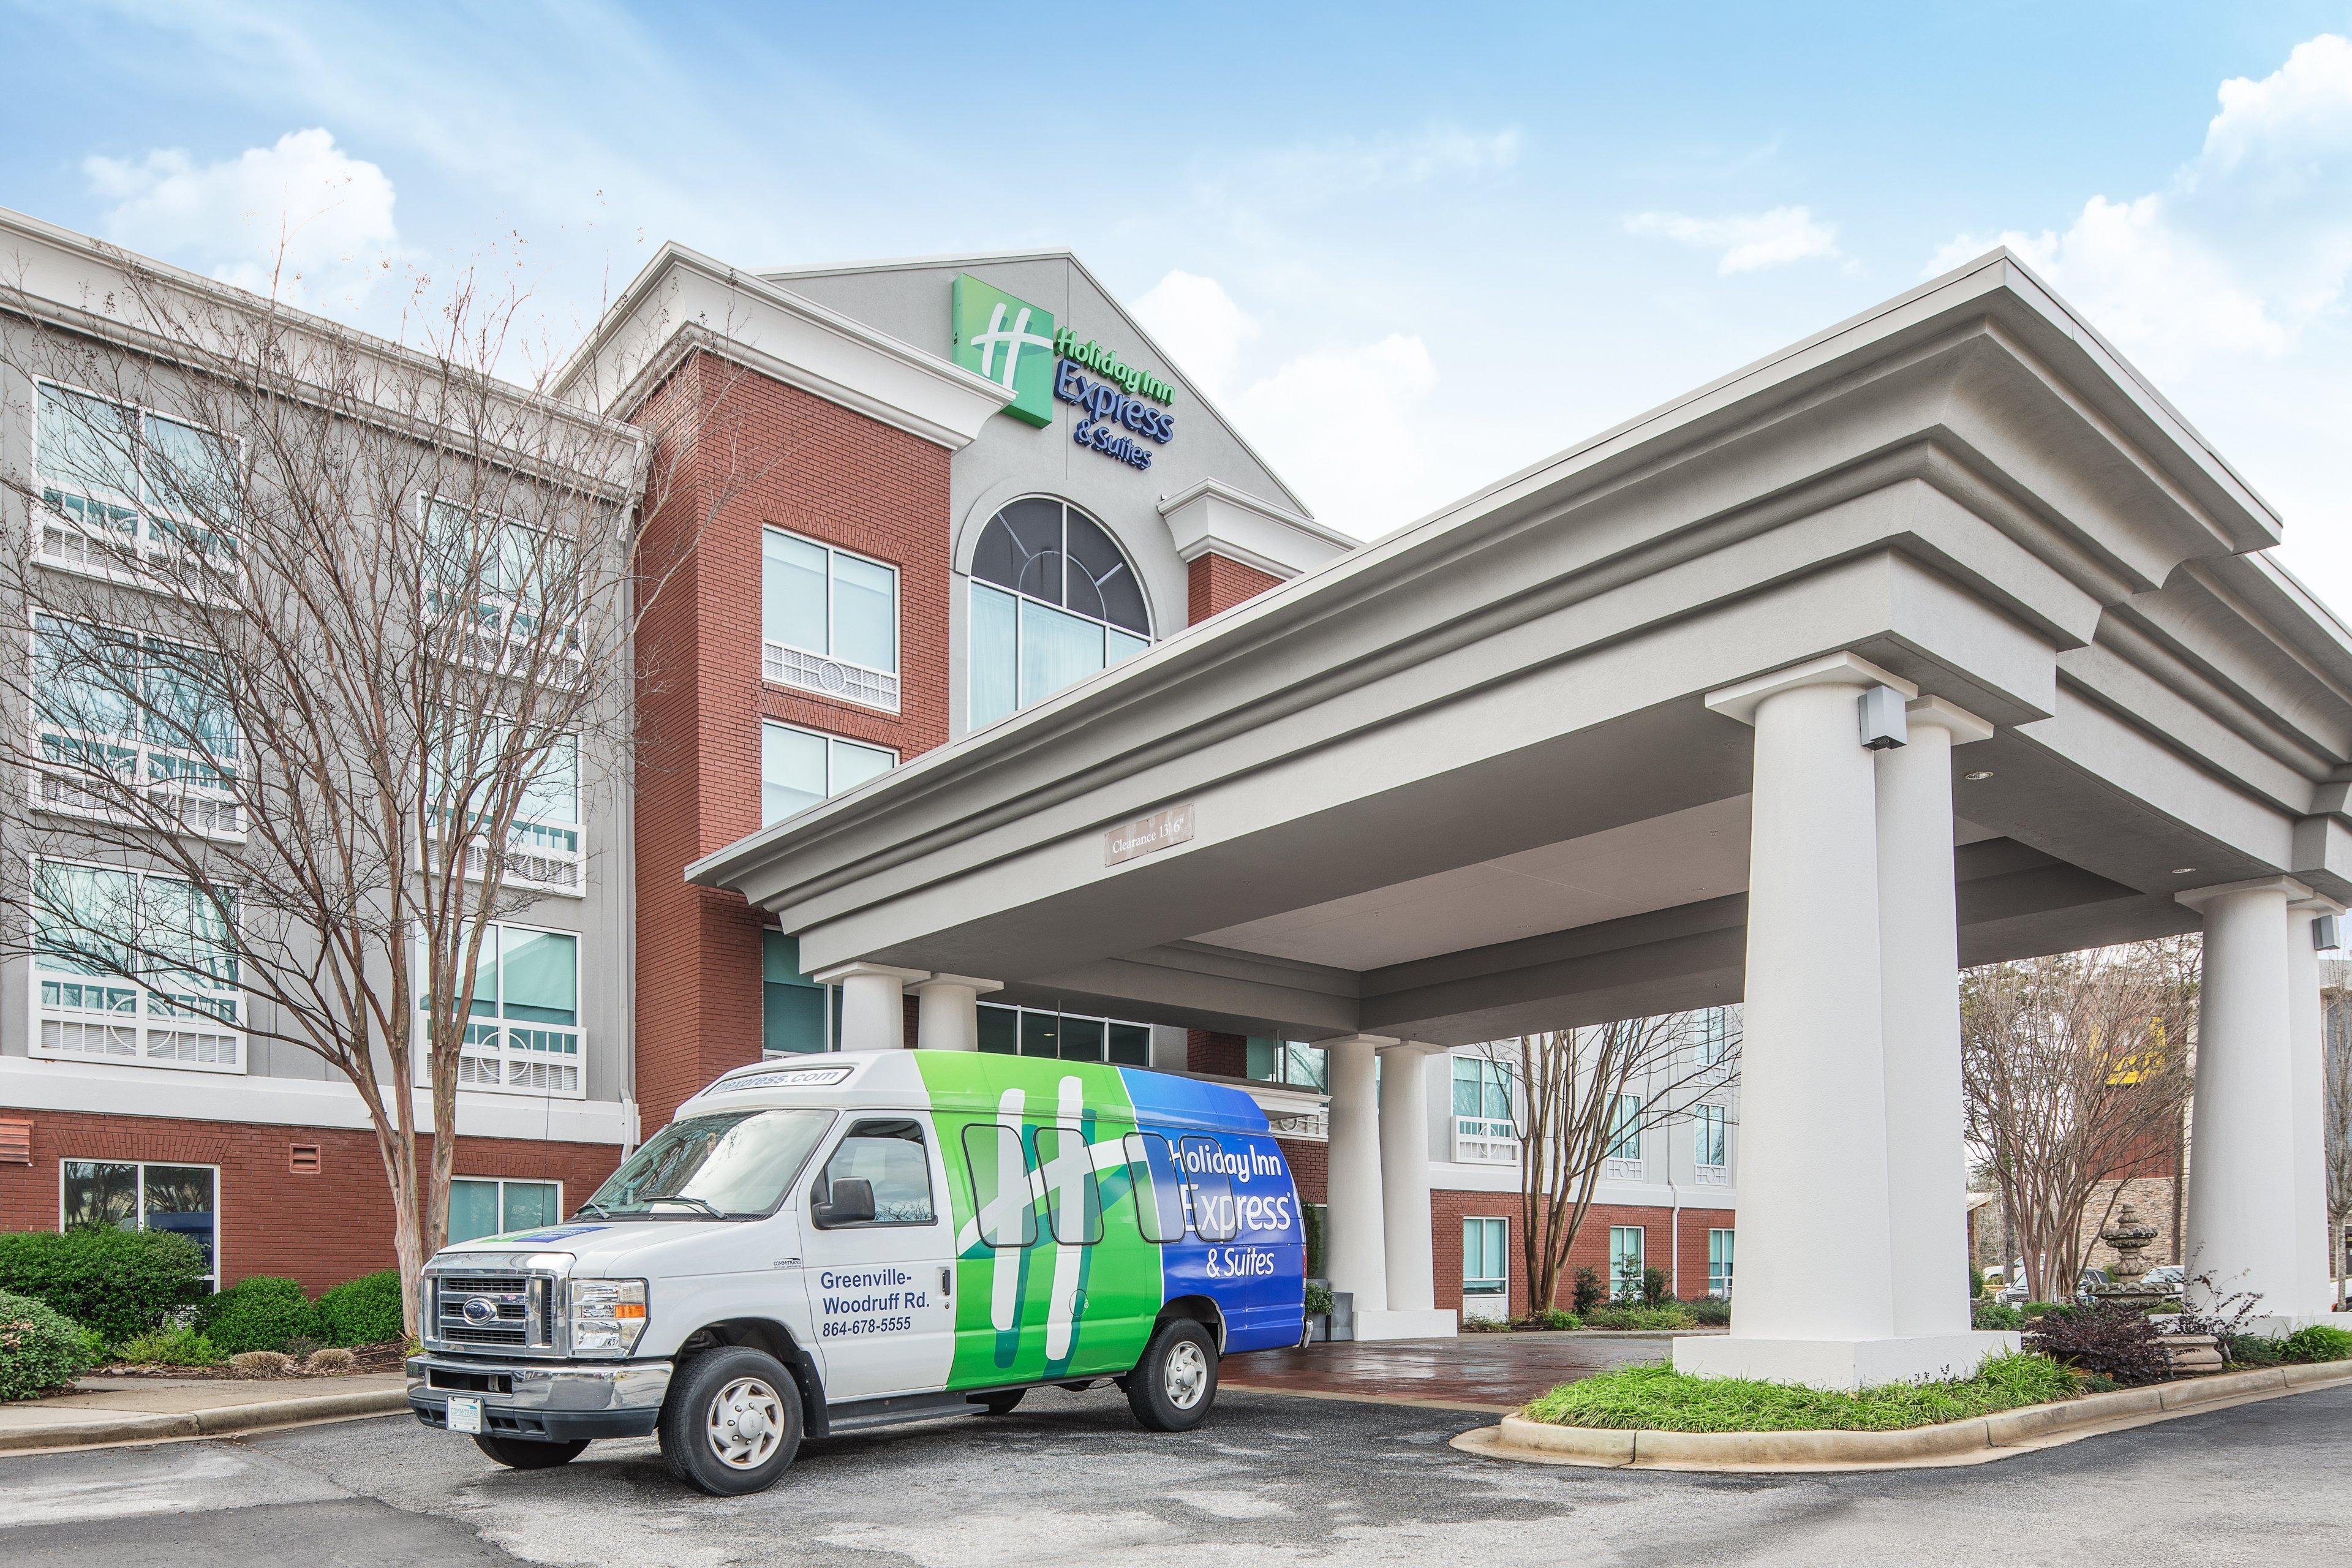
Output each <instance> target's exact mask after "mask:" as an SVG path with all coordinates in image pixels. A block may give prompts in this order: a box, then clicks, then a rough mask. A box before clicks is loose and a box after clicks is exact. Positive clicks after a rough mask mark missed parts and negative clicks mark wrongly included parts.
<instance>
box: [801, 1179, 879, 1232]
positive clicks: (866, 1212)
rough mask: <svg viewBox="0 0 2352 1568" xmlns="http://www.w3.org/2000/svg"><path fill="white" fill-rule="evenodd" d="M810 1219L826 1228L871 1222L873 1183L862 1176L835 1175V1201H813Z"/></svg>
mask: <svg viewBox="0 0 2352 1568" xmlns="http://www.w3.org/2000/svg"><path fill="white" fill-rule="evenodd" d="M809 1218H810V1219H811V1220H812V1221H814V1223H815V1224H816V1225H817V1226H818V1227H819V1228H821V1229H824V1230H832V1229H835V1228H836V1227H838V1226H845V1225H872V1224H873V1223H874V1184H873V1183H871V1182H869V1181H867V1180H866V1178H865V1177H863V1176H835V1178H834V1179H833V1197H832V1201H830V1202H828V1203H815V1204H811V1205H809Z"/></svg>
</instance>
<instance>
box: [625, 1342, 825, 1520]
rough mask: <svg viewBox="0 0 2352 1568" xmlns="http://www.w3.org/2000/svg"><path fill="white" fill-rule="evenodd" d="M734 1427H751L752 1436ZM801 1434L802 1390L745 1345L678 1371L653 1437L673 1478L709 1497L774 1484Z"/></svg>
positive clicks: (720, 1349) (714, 1353)
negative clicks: (657, 1440)
mask: <svg viewBox="0 0 2352 1568" xmlns="http://www.w3.org/2000/svg"><path fill="white" fill-rule="evenodd" d="M739 1423H749V1425H750V1427H751V1435H750V1436H743V1435H742V1434H741V1430H740V1426H739V1425H738V1424H739ZM803 1429H804V1427H803V1419H802V1414H801V1391H800V1385H799V1384H796V1383H794V1382H793V1374H792V1373H790V1372H789V1371H787V1370H786V1369H785V1367H784V1363H782V1362H780V1361H778V1360H777V1359H776V1358H775V1357H774V1356H772V1355H770V1354H769V1353H768V1352H765V1351H763V1350H756V1349H754V1348H752V1347H751V1346H750V1345H721V1346H719V1347H718V1348H717V1349H715V1350H709V1351H705V1352H703V1353H702V1354H700V1355H698V1356H696V1357H695V1358H694V1359H693V1360H692V1361H689V1362H688V1363H686V1364H685V1365H683V1366H681V1367H679V1368H678V1370H677V1375H676V1376H675V1377H674V1378H673V1379H672V1380H671V1382H670V1385H669V1394H668V1397H667V1398H666V1399H664V1400H663V1401H662V1412H661V1424H660V1426H658V1427H656V1436H659V1437H660V1439H661V1453H662V1463H663V1464H664V1465H666V1466H667V1467H668V1468H669V1473H670V1474H671V1475H672V1476H673V1477H675V1478H676V1479H678V1480H680V1481H682V1482H684V1483H685V1484H686V1485H688V1486H690V1487H692V1488H694V1489H696V1490H698V1491H704V1492H709V1494H710V1495H711V1496H713V1497H741V1496H743V1495H745V1494H746V1493H750V1492H756V1491H764V1490H766V1489H768V1488H770V1487H772V1486H773V1485H775V1484H776V1480H777V1478H779V1477H780V1476H782V1474H783V1473H784V1471H785V1470H786V1469H787V1468H790V1467H791V1465H792V1462H793V1456H794V1455H796V1454H798V1453H799V1452H800V1447H801V1434H802V1432H803ZM722 1447H723V1448H724V1450H725V1452H724V1453H722Z"/></svg>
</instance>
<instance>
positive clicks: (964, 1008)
mask: <svg viewBox="0 0 2352 1568" xmlns="http://www.w3.org/2000/svg"><path fill="white" fill-rule="evenodd" d="M909 989H911V990H912V991H913V992H914V993H915V1043H916V1044H917V1045H919V1046H920V1047H922V1048H923V1049H925V1050H927V1051H976V1050H978V1049H980V999H981V998H982V996H984V995H986V994H988V993H990V992H992V991H1002V990H1003V989H1004V986H1003V984H1002V983H1001V982H999V981H994V980H975V979H974V978H972V977H971V975H969V974H934V975H932V976H931V977H930V978H929V980H922V981H918V982H916V984H914V985H913V986H911V987H909Z"/></svg>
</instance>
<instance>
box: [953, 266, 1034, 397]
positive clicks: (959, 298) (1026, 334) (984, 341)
mask: <svg viewBox="0 0 2352 1568" xmlns="http://www.w3.org/2000/svg"><path fill="white" fill-rule="evenodd" d="M950 314H951V315H952V317H953V331H954V358H955V363H958V364H960V365H961V366H962V367H963V368H964V369H966V370H968V371H971V372H972V373H973V374H976V375H979V376H981V377H982V379H984V380H988V381H992V382H994V383H996V384H997V385H999V386H1001V387H1003V388H1004V389H1005V390H1006V391H1007V392H1010V393H1012V394H1013V401H1012V402H1011V403H1008V404H1006V405H1005V406H1004V412H1006V413H1007V414H1010V415H1012V416H1013V417H1014V418H1015V419H1024V420H1026V421H1028V422H1029V423H1030V424H1032V425H1050V424H1052V423H1053V422H1054V313H1053V312H1052V311H1051V310H1040V309H1039V308H1038V307H1036V306H1034V305H1032V304H1031V303H1029V301H1028V300H1023V299H1020V298H1018V297H1016V296H1014V295H1012V294H1008V293H1006V292H1005V291H1004V290H1003V289H999V288H998V287H997V286H996V285H995V284H993V283H987V282H982V280H981V279H977V278H974V277H973V276H972V275H971V273H969V272H963V273H959V274H957V276H956V280H955V285H954V289H953V292H952V295H951V300H950Z"/></svg>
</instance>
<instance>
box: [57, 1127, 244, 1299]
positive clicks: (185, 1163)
mask: <svg viewBox="0 0 2352 1568" xmlns="http://www.w3.org/2000/svg"><path fill="white" fill-rule="evenodd" d="M68 1165H129V1166H131V1168H132V1169H133V1170H135V1171H137V1172H138V1176H137V1178H136V1180H137V1185H136V1186H135V1187H134V1188H133V1189H132V1191H133V1196H132V1198H131V1204H132V1205H133V1206H134V1207H135V1208H136V1210H137V1211H138V1218H139V1228H140V1229H141V1230H145V1229H146V1228H147V1167H148V1166H150V1165H160V1166H163V1167H164V1168H165V1169H167V1170H177V1171H210V1172H211V1173H213V1246H212V1257H211V1258H210V1260H209V1261H210V1262H211V1264H212V1270H211V1272H210V1273H208V1274H206V1275H205V1277H204V1278H205V1282H206V1283H207V1284H209V1285H210V1286H211V1287H212V1289H214V1290H215V1292H217V1291H218V1290H219V1289H220V1282H221V1279H222V1278H223V1272H224V1271H223V1269H222V1266H221V1258H222V1255H223V1251H224V1242H223V1240H222V1236H221V1168H220V1166H218V1165H217V1164H215V1163H213V1162H211V1161H209V1160H108V1159H94V1158H89V1157H86V1156H81V1155H74V1154H63V1155H59V1156H58V1229H59V1230H60V1231H62V1230H64V1229H65V1227H66V1167H67V1166H68Z"/></svg>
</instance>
